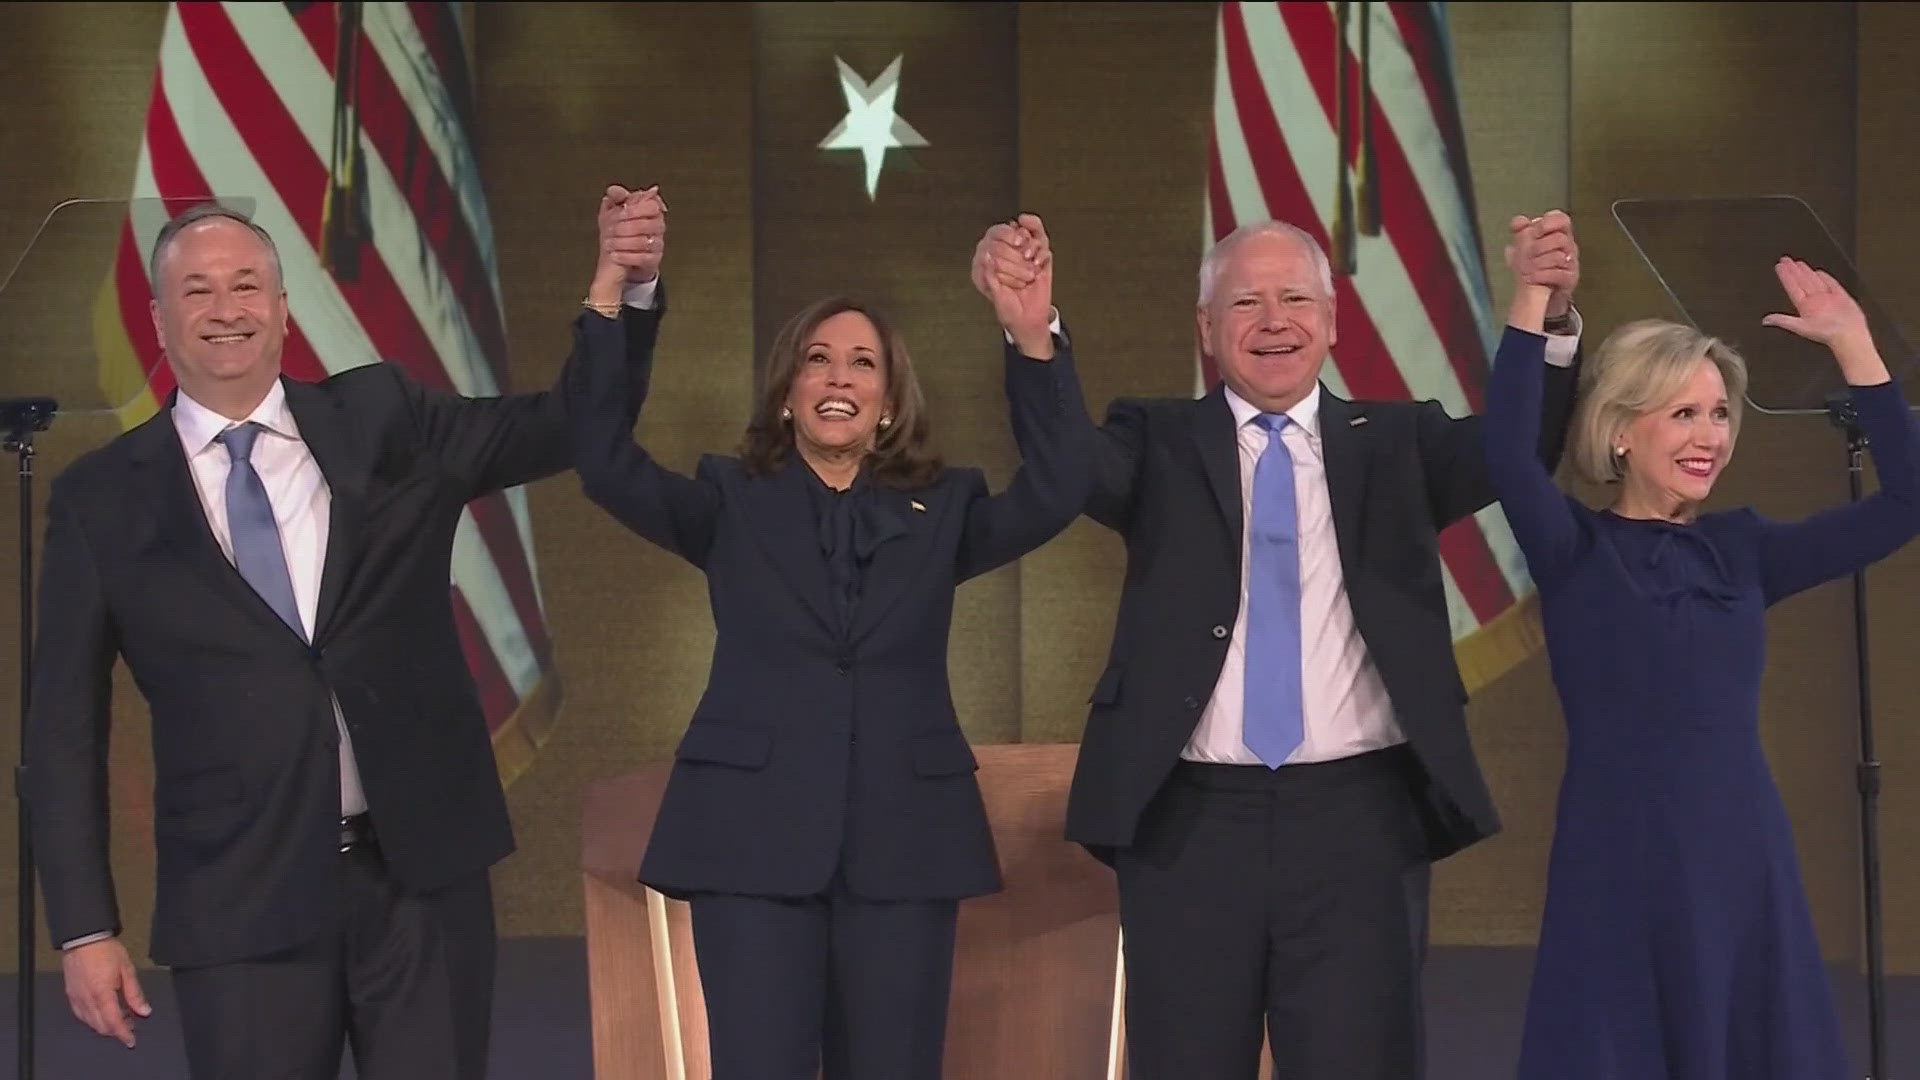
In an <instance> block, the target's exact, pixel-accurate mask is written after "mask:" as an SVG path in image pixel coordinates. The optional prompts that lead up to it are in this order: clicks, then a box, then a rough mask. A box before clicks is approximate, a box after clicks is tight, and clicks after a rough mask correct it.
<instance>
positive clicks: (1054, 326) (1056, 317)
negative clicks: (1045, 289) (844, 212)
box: [649, 282, 1067, 345]
mask: <svg viewBox="0 0 1920 1080" xmlns="http://www.w3.org/2000/svg"><path fill="white" fill-rule="evenodd" d="M649 284H651V282H649ZM1000 332H1001V333H1003V334H1006V335H1007V344H1009V345H1011V344H1013V335H1012V334H1009V333H1007V331H1005V330H1004V329H1003V330H1001V331H1000ZM1047 333H1049V334H1052V335H1053V336H1054V337H1056V338H1059V339H1060V342H1061V343H1062V344H1065V343H1066V340H1067V332H1066V331H1065V330H1064V329H1062V328H1061V326H1060V309H1059V308H1054V309H1053V318H1051V319H1049V320H1047Z"/></svg>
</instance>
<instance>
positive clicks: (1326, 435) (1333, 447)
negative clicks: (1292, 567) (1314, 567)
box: [1320, 387, 1373, 574]
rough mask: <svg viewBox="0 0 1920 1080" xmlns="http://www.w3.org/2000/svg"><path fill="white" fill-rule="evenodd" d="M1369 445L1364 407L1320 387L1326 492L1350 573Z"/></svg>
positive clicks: (1356, 551) (1354, 561) (1356, 549)
mask: <svg viewBox="0 0 1920 1080" xmlns="http://www.w3.org/2000/svg"><path fill="white" fill-rule="evenodd" d="M1371 447H1372V439H1371V437H1370V431H1369V428H1368V426H1367V414H1366V410H1365V409H1363V408H1361V407H1360V406H1357V405H1355V404H1354V403H1353V402H1351V401H1348V400H1346V399H1345V398H1339V397H1335V396H1334V395H1332V394H1330V393H1328V392H1327V391H1326V389H1325V388H1324V387H1322V388H1321V391H1320V448H1321V453H1323V454H1324V455H1325V456H1326V466H1327V496H1328V498H1329V499H1330V500H1331V501H1332V503H1333V532H1334V536H1335V537H1337V538H1338V540H1339V544H1340V565H1341V566H1343V567H1345V568H1346V572H1347V573H1349V574H1351V573H1352V572H1353V571H1354V570H1355V569H1356V568H1357V567H1359V565H1360V524H1361V521H1362V514H1361V512H1360V511H1361V508H1362V507H1364V506H1365V505H1366V499H1367V481H1368V477H1369V473H1370V472H1371V470H1370V469H1369V467H1368V466H1369V463H1370V462H1371V460H1372V456H1373V455H1372V453H1371Z"/></svg>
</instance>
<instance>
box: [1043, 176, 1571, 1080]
mask: <svg viewBox="0 0 1920 1080" xmlns="http://www.w3.org/2000/svg"><path fill="white" fill-rule="evenodd" d="M1516 242H1517V243H1521V244H1525V245H1529V246H1531V247H1537V248H1538V249H1540V250H1541V251H1545V252H1559V253H1562V254H1563V257H1564V261H1565V264H1566V266H1567V268H1568V274H1567V287H1566V288H1565V289H1563V290H1561V291H1560V292H1559V293H1557V294H1556V296H1555V299H1554V312H1555V313H1556V314H1557V315H1559V316H1560V320H1559V322H1558V324H1557V325H1556V326H1555V327H1552V329H1554V330H1556V331H1557V336H1556V337H1554V339H1553V344H1552V345H1551V346H1550V347H1549V349H1548V357H1549V362H1551V363H1554V364H1555V365H1556V370H1555V372H1554V373H1553V375H1552V377H1551V378H1550V379H1549V385H1550V391H1549V393H1548V398H1549V401H1548V403H1547V413H1548V415H1547V422H1546V423H1545V425H1544V429H1545V430H1546V431H1547V432H1551V433H1552V434H1551V435H1550V436H1549V437H1548V438H1547V439H1546V440H1544V441H1545V442H1547V443H1548V444H1549V445H1545V446H1543V447H1542V453H1543V455H1544V456H1546V457H1547V459H1548V460H1549V461H1551V460H1555V459H1557V457H1558V455H1559V443H1560V441H1561V439H1562V438H1563V432H1564V430H1565V425H1566V419H1567V417H1568V415H1569V413H1570V411H1571V408H1572V399H1573V388H1574V374H1573V371H1572V366H1573V360H1574V355H1575V352H1576V350H1577V347H1578V329H1577V325H1576V319H1575V317H1574V316H1573V314H1572V311H1571V308H1570V306H1569V303H1570V297H1571V293H1572V285H1573V283H1574V282H1575V281H1577V275H1578V261H1577V260H1578V250H1577V247H1576V246H1575V244H1574V242H1573V234H1572V229H1571V224H1570V222H1568V221H1567V219H1566V216H1565V215H1563V214H1559V213H1557V212H1556V213H1554V214H1550V215H1547V216H1546V217H1544V218H1541V219H1539V220H1537V221H1535V222H1533V223H1532V224H1530V225H1529V226H1528V228H1527V230H1525V232H1524V233H1522V234H1520V235H1518V236H1517V237H1516ZM1334 295H1335V294H1334V283H1333V275H1332V272H1331V269H1330V266H1329V264H1328V261H1327V257H1326V255H1325V253H1324V252H1323V251H1322V250H1321V248H1320V245H1319V244H1318V243H1316V242H1315V240H1314V239H1313V237H1312V236H1310V235H1309V234H1307V233H1306V232H1304V231H1302V230H1300V229H1297V228H1295V227H1293V226H1291V225H1287V224H1284V223H1281V222H1265V223H1261V224H1256V225H1249V226H1245V227H1242V228H1241V229H1239V230H1237V231H1235V232H1234V233H1232V234H1231V235H1229V236H1227V237H1226V238H1224V239H1222V240H1221V241H1220V242H1219V243H1217V244H1215V245H1214V247H1213V248H1212V249H1211V250H1210V251H1209V252H1208V253H1207V255H1206V257H1205V259H1204V260H1203V262H1202V264H1201V269H1200V295H1199V304H1198V305H1197V312H1196V318H1197V323H1198V333H1199V345H1200V348H1201V350H1202V351H1203V352H1204V353H1205V355H1207V356H1208V357H1210V358H1211V359H1212V360H1213V361H1214V363H1215V364H1216V366H1217V367H1218V370H1219V372H1220V376H1221V380H1222V383H1223V385H1222V386H1220V387H1219V388H1217V389H1215V390H1214V391H1213V392H1212V393H1209V394H1207V395H1206V396H1205V397H1203V398H1200V399H1198V400H1164V401H1139V400H1124V399H1123V400H1119V401H1116V402H1115V403H1114V404H1113V405H1112V407H1111V409H1110V411H1109V413H1108V416H1107V421H1106V423H1105V425H1104V426H1103V427H1102V428H1101V430H1100V432H1099V433H1098V435H1094V436H1091V437H1092V438H1093V439H1094V442H1095V445H1096V447H1097V455H1098V456H1097V469H1098V474H1097V478H1096V481H1095V484H1094V493H1093V495H1092V498H1091V500H1090V502H1089V505H1088V509H1087V513H1088V514H1089V516H1091V517H1093V518H1094V519H1095V520H1097V521H1099V522H1101V523H1102V524H1105V525H1107V526H1108V527H1110V528H1112V529H1114V530H1115V531H1117V532H1119V533H1120V534H1121V535H1122V536H1123V537H1125V539H1126V544H1127V556H1128V561H1127V574H1126V583H1125V589H1124V592H1123V594H1122V598H1121V606H1120V613H1119V619H1118V622H1117V625H1116V627H1115V632H1114V641H1113V647H1112V652H1111V655H1110V658H1109V661H1108V666H1107V669H1106V671H1105V672H1104V673H1103V674H1102V675H1101V677H1100V679H1099V682H1098V684H1097V685H1096V687H1095V689H1094V691H1093V695H1092V698H1091V703H1092V710H1091V713H1090V715H1089V717H1088V720H1087V727H1086V733H1085V735H1084V737H1083V741H1082V744H1081V750H1080V759H1079V765H1078V768H1077V770H1076V772H1075V776H1074V784H1073V791H1072V796H1071V800H1070V803H1069V808H1068V820H1067V830H1068V836H1069V837H1070V838H1071V839H1074V840H1077V841H1079V842H1080V843H1082V844H1085V845H1086V846H1087V847H1088V848H1089V849H1090V850H1091V851H1093V853H1094V854H1095V855H1096V856H1098V857H1100V858H1101V859H1102V860H1103V861H1106V862H1109V863H1110V864H1112V865H1113V867H1114V869H1115V871H1116V873H1117V875H1118V883H1119V891H1120V914H1121V925H1122V931H1123V940H1124V943H1125V952H1126V980H1127V1001H1126V1020H1127V1049H1128V1066H1129V1069H1130V1072H1129V1076H1131V1077H1133V1078H1134V1080H1196V1078H1202V1077H1204V1078H1205V1080H1251V1078H1252V1077H1253V1076H1254V1074H1255V1071H1256V1069H1257V1067H1258V1062H1259V1056H1260V1044H1261V1036H1262V1033H1263V1029H1264V1032H1265V1034H1266V1035H1267V1037H1268V1040H1269V1042H1270V1043H1271V1045H1272V1049H1273V1055H1274V1060H1275V1066H1276V1068H1275V1075H1276V1076H1278V1077H1280V1078H1283V1080H1409V1078H1411V1077H1416V1076H1418V1075H1419V1072H1420V1068H1421V1062H1420V1057H1421V1053H1420V1041H1421V1039H1420V1008H1419V989H1418V977H1419V965H1420V959H1421V957H1422V955H1423V954H1424V949H1425V939H1426V922H1427V910H1426V909H1427V881H1428V868H1429V866H1430V864H1431V862H1432V861H1433V860H1435V859H1439V858H1441V857H1444V856H1445V855H1448V854H1450V853H1452V852H1454V851H1457V850H1459V849H1460V848H1463V847H1465V846H1467V845H1468V844H1471V843H1473V842H1475V841H1477V840H1479V839H1481V838H1483V837H1486V836H1488V835H1490V834H1492V833H1493V832H1494V831H1495V830H1496V829H1497V828H1498V819H1497V817H1496V815H1495V812H1494V808H1493V804H1492V800H1491V798H1490V796H1489V795H1488V792H1487V789H1486V785H1485V783H1484V781H1483V780H1482V778H1481V776H1480V773H1479V770H1478V767H1477V765H1476V764H1475V761H1474V757H1473V749H1472V746H1471V743H1470V741H1469V739H1468V735H1467V729H1466V723H1465V717H1464V708H1463V707H1464V703H1465V700H1466V694H1465V692H1464V691H1463V689H1462V684H1461V681H1460V676H1459V672H1458V669H1457V668H1456V667H1455V665H1454V661H1453V640H1452V633H1451V631H1450V624H1449V621H1448V614H1447V602H1446V594H1445V588H1444V585H1443V576H1442V571H1441V566H1440V559H1439V545H1438V534H1439V532H1440V530H1441V529H1443V528H1445V527H1446V526H1448V525H1450V524H1452V523H1453V522H1455V521H1458V520H1460V519H1461V518H1464V517H1466V516H1467V515H1469V514H1472V513H1473V512H1474V511H1476V510H1479V509H1480V508H1481V507H1483V506H1486V505H1487V504H1488V503H1489V502H1491V501H1492V498H1493V493H1492V491H1491V489H1490V487H1489V485H1488V481H1487V477H1486V473H1485V469H1484V467H1483V465H1482V463H1481V461H1480V457H1481V451H1480V435H1479V429H1478V423H1479V421H1478V419H1477V418H1474V417H1467V418H1463V419H1454V418H1451V417H1449V416H1447V415H1446V413H1445V412H1444V411H1442V409H1441V408H1440V407H1439V406H1438V405H1437V404H1436V403H1433V402H1420V403H1412V402H1359V401H1347V400H1344V399H1342V398H1339V397H1337V396H1335V395H1334V394H1332V393H1331V392H1329V391H1328V390H1327V389H1326V388H1325V387H1323V386H1322V385H1321V384H1320V381H1319V379H1320V373H1321V368H1322V366H1323V365H1324V364H1325V362H1326V359H1327V355H1328V351H1329V350H1330V349H1331V348H1332V347H1333V345H1334V343H1335V340H1336V336H1337V334H1336V324H1335V318H1334V315H1335V311H1334V308H1335V303H1334ZM1419 317H1424V314H1423V313H1422V314H1420V316H1419Z"/></svg>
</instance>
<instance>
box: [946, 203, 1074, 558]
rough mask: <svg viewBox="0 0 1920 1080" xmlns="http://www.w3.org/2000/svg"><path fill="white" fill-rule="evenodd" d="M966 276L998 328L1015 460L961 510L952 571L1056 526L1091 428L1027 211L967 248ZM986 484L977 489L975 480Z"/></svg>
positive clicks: (1040, 229)
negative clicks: (1001, 484) (1006, 479)
mask: <svg viewBox="0 0 1920 1080" xmlns="http://www.w3.org/2000/svg"><path fill="white" fill-rule="evenodd" d="M973 277H974V284H975V285H976V286H977V287H979V288H980V291H981V292H982V293H983V294H984V295H986V296H987V298H988V299H989V300H991V301H992V303H993V309H994V314H995V316H996V317H998V319H999V320H1000V326H1001V328H1002V330H1003V331H1004V332H1005V334H1006V338H1007V346H1006V364H1007V377H1006V385H1007V404H1008V407H1009V409H1010V410H1011V420H1012V424H1013V439H1014V443H1015V445H1017V446H1018V447H1019V448H1020V461H1021V464H1020V468H1019V470H1018V471H1017V472H1015V473H1014V477H1013V481H1012V483H1010V484H1008V485H1007V488H1006V490H1005V491H1002V492H1000V493H999V494H996V495H985V494H984V493H983V494H982V495H981V497H979V498H976V499H975V500H973V502H972V503H971V504H970V505H969V507H968V510H967V528H966V535H965V537H964V539H963V541H962V543H961V547H960V559H959V567H958V574H959V578H960V580H962V581H964V580H966V579H967V578H970V577H973V576H974V575H976V574H982V573H985V572H987V571H988V570H992V569H993V568H995V567H997V566H1001V565H1003V564H1005V563H1008V562H1011V561H1013V560H1014V559H1017V558H1019V557H1020V556H1022V555H1025V554H1026V553H1027V552H1029V551H1032V550H1033V549H1034V548H1037V547H1039V546H1040V545H1041V544H1044V543H1046V542H1047V541H1048V540H1051V539H1052V538H1053V537H1055V536H1057V535H1058V534H1059V533H1060V532H1061V531H1062V530H1064V529H1065V528H1066V527H1067V526H1068V525H1071V524H1073V519H1074V518H1076V517H1078V516H1079V515H1080V511H1081V509H1082V508H1083V507H1084V506H1085V505H1086V501H1087V485H1088V481H1089V476H1088V472H1089V467H1090V466H1089V461H1088V456H1087V452H1088V443H1089V441H1090V438H1089V436H1090V435H1091V433H1092V430H1093V424H1092V421H1091V420H1089V419H1088V417H1087V406H1086V402H1085V400H1084V399H1083V397H1082V395H1081V392H1080V380H1079V377H1078V376H1077V375H1076V373H1075V371H1074V367H1073V352H1072V350H1071V349H1070V348H1069V347H1068V346H1067V344H1066V336H1065V334H1064V333H1056V329H1055V326H1056V316H1055V312H1054V309H1053V251H1052V248H1051V245H1050V244H1049V242H1048V238H1047V232H1046V226H1045V225H1044V224H1043V223H1042V222H1041V221H1040V219H1039V218H1038V217H1037V216H1035V215H1033V214H1022V215H1020V217H1019V219H1018V220H1016V221H1013V222H1009V223H1006V224H1001V225H995V226H994V227H993V228H991V229H988V230H987V234H986V236H985V237H983V238H982V239H981V241H980V245H979V246H978V247H976V248H975V250H974V260H973ZM983 490H984V489H983Z"/></svg>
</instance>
